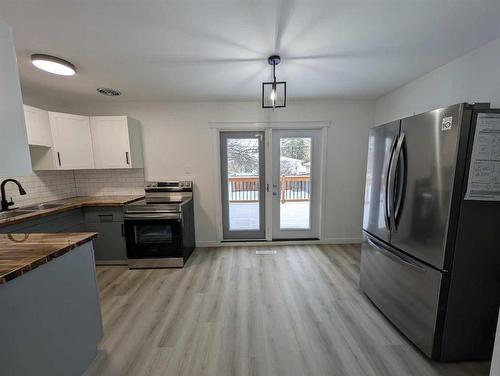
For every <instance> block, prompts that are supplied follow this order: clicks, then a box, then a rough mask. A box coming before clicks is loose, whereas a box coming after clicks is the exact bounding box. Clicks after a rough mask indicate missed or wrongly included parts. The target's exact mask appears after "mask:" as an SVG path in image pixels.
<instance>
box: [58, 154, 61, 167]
mask: <svg viewBox="0 0 500 376" xmlns="http://www.w3.org/2000/svg"><path fill="white" fill-rule="evenodd" d="M57 161H58V162H59V167H61V153H59V152H57Z"/></svg>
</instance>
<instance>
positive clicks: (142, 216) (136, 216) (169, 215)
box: [125, 213, 182, 221]
mask: <svg viewBox="0 0 500 376" xmlns="http://www.w3.org/2000/svg"><path fill="white" fill-rule="evenodd" d="M181 218H182V216H181V213H137V214H127V213H125V220H134V221H141V220H144V221H147V220H151V219H176V220H178V221H180V220H181Z"/></svg>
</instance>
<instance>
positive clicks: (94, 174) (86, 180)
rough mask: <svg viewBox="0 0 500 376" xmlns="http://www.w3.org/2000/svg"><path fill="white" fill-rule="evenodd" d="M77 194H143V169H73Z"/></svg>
mask: <svg viewBox="0 0 500 376" xmlns="http://www.w3.org/2000/svg"><path fill="white" fill-rule="evenodd" d="M74 175H75V186H76V190H77V195H78V196H109V195H140V194H144V169H142V168H137V169H130V170H129V169H127V170H125V169H124V170H75V171H74Z"/></svg>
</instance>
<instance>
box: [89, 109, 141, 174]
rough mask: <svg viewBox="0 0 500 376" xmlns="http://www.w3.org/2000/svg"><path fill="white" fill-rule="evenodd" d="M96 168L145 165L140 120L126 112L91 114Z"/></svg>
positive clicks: (139, 166)
mask: <svg viewBox="0 0 500 376" xmlns="http://www.w3.org/2000/svg"><path fill="white" fill-rule="evenodd" d="M90 129H91V132H92V143H93V150H94V164H95V167H96V168H142V167H143V166H144V162H143V156H142V134H141V126H140V123H139V122H138V121H137V120H135V119H132V118H129V117H127V116H93V117H91V118H90Z"/></svg>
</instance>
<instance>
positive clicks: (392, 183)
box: [387, 133, 405, 230]
mask: <svg viewBox="0 0 500 376" xmlns="http://www.w3.org/2000/svg"><path fill="white" fill-rule="evenodd" d="M404 140H405V134H404V133H401V135H400V136H399V139H398V142H397V144H396V149H395V150H394V153H393V154H392V157H391V164H390V168H389V179H388V182H387V185H388V189H387V198H388V200H387V201H388V202H389V205H388V206H389V221H390V223H391V228H392V229H393V230H395V229H396V202H395V201H396V200H395V197H394V196H395V194H396V192H395V191H396V171H397V167H398V164H399V160H400V158H401V150H402V149H403V142H404Z"/></svg>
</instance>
